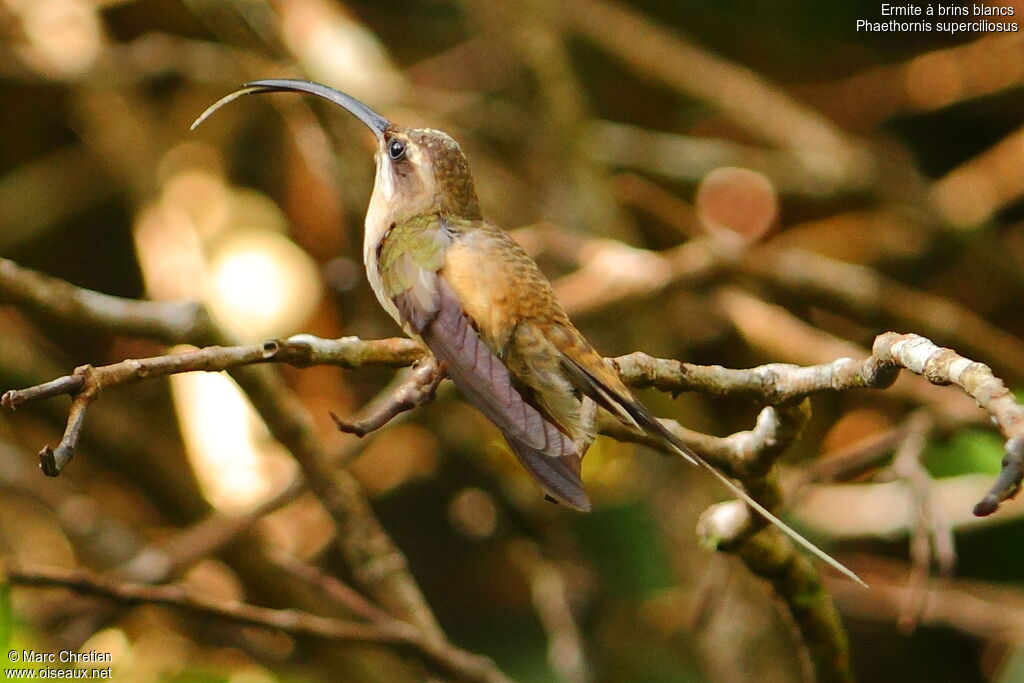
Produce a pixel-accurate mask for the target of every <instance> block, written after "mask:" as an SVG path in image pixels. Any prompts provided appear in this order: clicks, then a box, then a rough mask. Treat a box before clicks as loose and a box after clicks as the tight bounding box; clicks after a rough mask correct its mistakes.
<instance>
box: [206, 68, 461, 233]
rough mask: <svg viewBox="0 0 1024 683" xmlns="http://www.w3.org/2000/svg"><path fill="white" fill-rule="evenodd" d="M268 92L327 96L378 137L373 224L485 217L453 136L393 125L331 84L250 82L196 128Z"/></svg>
mask: <svg viewBox="0 0 1024 683" xmlns="http://www.w3.org/2000/svg"><path fill="white" fill-rule="evenodd" d="M268 92H300V93H307V94H310V95H316V96H317V97H322V98H324V99H325V100H329V101H330V102H333V103H334V104H337V105H338V106H340V107H342V108H344V109H346V110H347V111H349V112H350V113H351V114H353V115H354V116H355V117H356V118H358V119H359V120H360V121H362V122H363V123H364V124H365V125H366V127H367V128H369V129H370V131H371V132H372V133H373V134H374V136H375V137H376V139H377V153H376V162H377V174H376V179H375V182H374V187H373V196H372V197H371V199H370V210H369V212H368V215H370V216H373V217H374V220H376V221H385V222H387V223H388V224H390V223H392V222H396V221H403V220H406V219H409V218H413V217H416V216H419V215H424V214H432V213H437V214H441V215H442V216H448V217H453V218H466V219H471V220H476V219H479V218H480V217H481V216H480V205H479V202H478V201H477V197H476V190H475V189H474V187H473V177H472V175H471V174H470V171H469V163H468V162H467V161H466V155H465V154H463V152H462V148H461V147H459V143H457V142H456V141H455V140H454V139H453V138H452V137H451V136H450V135H448V134H447V133H444V132H441V131H439V130H433V129H431V128H405V127H402V126H396V125H393V124H392V123H391V122H390V121H388V120H387V119H386V118H384V117H383V116H381V115H380V114H378V113H377V112H375V111H373V110H372V109H370V107H368V106H367V105H365V104H363V103H362V102H360V101H359V100H357V99H356V98H354V97H352V96H351V95H347V94H345V93H343V92H341V91H339V90H335V89H334V88H330V87H328V86H326V85H321V84H319V83H312V82H310V81H300V80H291V79H269V80H261V81H253V82H252V83H246V84H245V85H243V86H242V88H240V89H239V90H236V91H235V92H233V93H231V94H230V95H227V96H225V97H223V98H221V99H220V100H218V101H217V102H215V103H214V104H213V105H211V106H210V107H209V108H208V109H207V110H206V111H205V112H203V113H202V115H200V116H199V118H198V119H196V121H195V123H193V124H192V127H193V128H195V127H196V126H198V125H199V124H200V123H202V122H203V121H204V120H206V118H207V117H209V116H210V115H211V114H212V113H213V112H214V111H216V110H217V109H219V108H220V107H222V106H224V105H225V104H227V103H228V102H231V101H232V100H235V99H237V98H239V97H241V96H242V95H250V94H259V93H268Z"/></svg>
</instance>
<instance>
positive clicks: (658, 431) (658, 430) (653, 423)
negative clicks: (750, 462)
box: [620, 400, 867, 588]
mask: <svg viewBox="0 0 1024 683" xmlns="http://www.w3.org/2000/svg"><path fill="white" fill-rule="evenodd" d="M620 405H621V406H622V408H624V409H625V411H626V412H627V413H629V416H630V417H631V418H632V419H633V421H635V423H636V425H637V426H638V427H640V428H641V429H643V430H644V431H645V432H647V433H649V434H653V435H655V436H658V437H660V438H661V439H662V441H664V442H665V443H666V444H667V445H668V446H669V447H670V448H672V449H673V450H674V451H676V452H677V453H678V454H679V455H681V456H683V457H684V458H686V459H687V460H689V461H690V462H692V463H693V464H694V465H697V466H698V467H702V468H704V469H705V470H707V471H708V472H711V474H713V475H714V476H715V478H716V479H718V480H719V481H720V482H722V483H723V484H725V486H726V488H728V489H729V490H730V491H732V492H733V493H735V494H736V495H737V496H738V497H739V498H740V499H741V500H742V501H743V502H745V503H746V504H747V505H749V506H750V507H752V508H753V509H754V510H756V511H757V512H758V513H759V514H760V515H761V516H762V517H764V518H765V519H766V520H768V521H769V522H771V523H772V524H773V525H775V526H776V527H778V528H779V530H780V531H782V532H783V533H785V534H786V535H787V536H789V537H790V538H791V539H793V540H794V541H795V542H796V543H798V544H800V545H801V546H803V547H804V548H806V549H807V550H808V551H809V552H810V553H811V554H812V555H814V556H815V557H817V558H819V559H820V560H821V561H823V562H824V563H825V564H827V565H829V566H830V567H832V568H833V569H835V570H836V571H838V572H839V573H841V574H843V575H844V576H846V577H847V578H849V579H852V580H853V581H856V582H857V583H859V584H860V585H862V586H864V587H865V588H866V587H867V584H866V583H864V581H862V580H861V578H860V577H859V576H857V575H856V574H855V573H853V571H852V570H850V569H848V568H847V567H846V566H845V565H844V564H842V563H841V562H839V560H837V559H835V558H834V557H832V556H831V555H829V554H828V553H826V552H825V551H824V550H822V549H821V548H819V547H818V546H816V545H814V544H813V543H811V542H810V541H809V540H807V539H806V538H804V537H803V536H802V535H801V534H800V533H799V532H797V531H796V529H793V528H792V527H791V526H789V525H788V524H786V523H785V522H783V521H782V520H781V519H779V518H778V517H776V516H775V515H774V514H773V513H772V512H770V511H769V510H768V508H766V507H765V506H763V505H761V504H760V503H758V502H757V501H756V500H754V498H753V497H752V496H751V495H750V494H749V493H747V492H746V491H744V490H743V489H742V488H741V487H740V486H739V485H738V484H736V483H735V482H734V481H733V480H732V479H729V478H728V477H727V476H725V475H724V474H722V473H721V472H719V471H718V470H716V469H715V468H714V467H712V466H711V464H710V463H709V462H708V461H706V460H704V458H702V457H700V456H699V455H697V454H696V453H694V452H693V451H692V450H690V448H689V447H688V446H686V444H684V443H683V442H682V441H680V440H679V438H678V437H677V436H676V435H675V434H673V433H672V432H671V431H669V429H668V428H667V427H666V426H665V425H664V424H662V423H661V422H660V421H659V420H658V419H657V418H656V417H654V416H653V415H652V414H651V413H650V411H649V410H647V408H646V407H645V406H644V405H643V404H642V403H640V402H639V401H636V400H634V401H629V402H626V401H623V402H622V403H621V404H620Z"/></svg>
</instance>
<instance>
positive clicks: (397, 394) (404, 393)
mask: <svg viewBox="0 0 1024 683" xmlns="http://www.w3.org/2000/svg"><path fill="white" fill-rule="evenodd" d="M444 378H445V374H444V370H442V369H441V368H440V367H439V364H438V362H437V359H436V358H434V357H433V356H427V357H426V358H424V359H422V360H419V361H416V364H415V365H414V366H413V369H412V372H410V373H409V376H408V377H406V378H405V380H404V381H402V382H401V383H400V384H399V385H398V386H397V387H395V389H394V390H393V391H391V392H389V393H388V394H387V395H386V396H384V397H383V400H382V401H381V403H380V404H379V405H377V406H376V407H375V408H374V409H373V410H372V411H370V412H369V413H368V414H366V415H365V416H364V417H361V418H358V419H356V420H354V421H352V422H347V421H344V420H342V419H341V418H339V417H338V416H337V415H335V414H334V413H331V418H333V419H334V424H336V425H337V426H338V429H339V430H341V431H343V432H348V433H349V434H355V435H356V436H360V437H362V436H366V435H367V434H369V433H370V432H374V431H376V430H378V429H380V428H381V427H383V426H384V425H386V424H387V423H388V422H390V421H391V419H392V418H394V417H395V416H396V415H399V414H400V413H404V412H406V411H408V410H412V409H413V408H418V407H420V406H422V405H425V404H427V403H429V402H430V401H432V400H433V399H434V394H435V392H437V387H438V386H439V385H440V384H441V382H442V381H443V380H444Z"/></svg>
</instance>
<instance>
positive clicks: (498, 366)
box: [378, 217, 590, 510]
mask: <svg viewBox="0 0 1024 683" xmlns="http://www.w3.org/2000/svg"><path fill="white" fill-rule="evenodd" d="M396 231H397V232H396ZM460 234H461V233H460V231H459V230H458V226H452V225H448V224H445V223H444V222H443V221H442V219H440V218H438V217H424V218H423V219H420V220H417V221H412V222H408V223H405V224H402V225H398V226H395V227H394V228H392V231H391V233H390V234H389V235H387V236H386V237H385V239H384V241H383V243H382V245H381V248H380V249H379V250H378V264H379V268H380V272H381V279H382V282H383V285H384V290H385V293H386V294H387V296H388V297H390V298H391V300H392V301H393V302H394V304H395V307H396V308H397V309H398V313H399V316H400V317H401V321H402V323H403V324H405V325H406V326H408V328H409V329H410V330H411V331H412V332H413V333H415V334H417V335H419V337H420V338H421V339H422V340H423V342H424V343H425V344H426V345H427V348H429V349H430V351H431V352H432V353H433V354H434V355H435V356H436V357H437V358H438V360H440V361H441V362H442V363H444V367H445V369H446V371H447V373H448V376H449V377H451V379H452V381H454V382H455V385H456V386H458V387H459V389H460V390H461V391H462V393H463V394H464V395H465V396H466V398H468V399H469V400H470V402H471V403H473V405H475V406H476V407H477V408H478V409H479V410H480V411H481V412H482V413H483V414H484V415H486V416H487V417H488V418H489V419H490V420H491V421H492V422H494V424H495V425H497V427H498V428H499V429H500V430H501V432H502V434H503V435H504V436H505V439H506V440H507V441H508V443H509V445H510V446H511V447H512V450H513V452H515V454H516V456H518V458H519V460H520V461H521V462H522V463H523V465H524V466H525V467H526V469H527V470H529V472H530V473H531V474H532V475H533V476H534V478H535V479H536V480H537V482H538V483H539V484H540V486H541V488H543V489H544V491H545V492H546V493H547V494H548V495H550V496H551V497H552V498H554V499H555V500H557V501H559V502H561V503H563V504H565V505H568V506H569V507H572V508H575V509H579V510H589V509H590V502H589V500H588V499H587V495H586V493H585V491H584V490H583V482H582V480H581V479H580V457H579V455H578V454H577V453H576V449H575V447H574V446H573V444H572V442H571V441H570V440H569V438H568V437H566V435H565V434H563V433H562V432H561V431H559V430H558V428H557V427H555V425H553V424H551V423H550V422H548V421H547V420H545V419H544V417H543V416H542V415H541V414H540V412H538V411H537V409H535V408H534V407H533V406H531V405H529V404H528V403H527V402H526V401H525V400H524V399H523V397H522V395H521V394H520V393H519V392H518V391H517V390H516V388H515V387H514V386H513V384H512V377H511V376H510V374H509V371H508V369H507V368H506V367H505V365H504V364H503V363H502V361H501V360H500V359H499V358H498V357H497V356H496V355H495V354H494V352H493V351H492V350H491V349H490V348H489V347H488V345H487V344H486V343H485V342H484V340H483V339H481V335H480V334H479V333H478V330H479V326H478V321H476V320H474V319H473V318H472V317H471V316H470V315H469V314H468V313H467V310H466V308H467V307H466V305H465V304H464V302H463V299H462V297H460V295H459V293H458V290H456V289H455V288H453V287H452V285H451V284H450V283H449V282H448V280H447V279H446V277H445V272H444V266H445V258H446V252H447V251H448V250H449V249H450V248H451V247H452V242H453V241H454V240H456V239H458V237H459V235H460ZM489 267H490V268H492V269H493V268H494V267H495V266H494V265H493V264H491V265H490V266H489ZM498 267H500V266H498ZM480 273H481V277H480V281H479V282H478V284H479V287H478V288H477V290H476V291H474V292H472V293H469V294H467V295H466V296H468V297H471V298H474V299H480V296H481V295H480V292H483V291H487V286H488V283H487V281H486V276H487V268H481V270H480ZM461 284H463V285H465V283H461ZM471 307H473V308H475V307H476V306H475V305H474V304H473V303H472V302H471Z"/></svg>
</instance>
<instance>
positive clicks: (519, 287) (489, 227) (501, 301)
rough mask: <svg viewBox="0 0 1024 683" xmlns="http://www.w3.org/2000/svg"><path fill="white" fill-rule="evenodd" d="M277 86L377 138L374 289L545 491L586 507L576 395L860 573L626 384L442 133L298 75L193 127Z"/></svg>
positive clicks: (370, 265) (368, 257)
mask: <svg viewBox="0 0 1024 683" xmlns="http://www.w3.org/2000/svg"><path fill="white" fill-rule="evenodd" d="M281 91H290V92H300V93H308V94H311V95H316V96H318V97H322V98H324V99H326V100H329V101H330V102H333V103H334V104H337V105H339V106H340V107H342V108H344V109H346V110H347V111H349V112H350V113H351V114H353V115H355V116H356V118H358V119H359V120H360V121H362V122H363V123H364V124H365V125H366V126H367V127H368V128H369V129H370V131H371V132H372V133H373V134H374V136H375V137H376V139H377V152H376V162H377V171H376V179H375V182H374V186H373V195H372V196H371V198H370V205H369V209H368V210H367V213H366V232H365V237H364V244H363V259H364V263H365V265H366V273H367V276H368V278H369V280H370V284H371V285H372V287H373V291H374V293H375V294H376V295H377V298H378V299H379V300H380V303H381V305H382V306H383V307H384V309H385V310H387V312H388V313H389V314H390V315H391V317H392V318H394V319H395V320H396V321H397V322H398V324H399V325H401V326H402V328H403V329H404V330H405V331H406V333H408V334H409V335H411V336H413V337H416V338H418V339H420V340H421V341H422V342H423V344H424V345H425V346H426V347H427V348H428V349H430V351H431V353H433V355H434V356H435V357H436V358H437V359H438V360H439V361H440V363H441V365H442V367H443V369H444V370H445V371H446V372H447V374H448V376H449V377H450V378H451V379H452V381H454V382H455V385H456V386H457V387H458V388H459V389H460V390H461V391H462V393H463V394H464V395H465V396H466V398H467V399H469V401H470V402H471V403H473V405H475V406H476V407H477V408H478V409H479V410H480V411H481V412H483V413H484V414H485V415H486V416H487V417H488V418H490V420H491V421H492V422H493V423H494V424H495V425H497V427H498V429H500V430H501V433H502V434H503V435H504V436H505V439H506V440H507V441H508V444H509V446H511V448H512V451H513V452H514V453H515V454H516V456H517V457H518V458H519V460H520V462H522V464H523V465H524V466H525V467H526V469H527V470H528V471H529V472H530V473H531V474H532V475H533V477H534V479H535V480H536V481H537V483H538V484H539V485H540V487H541V488H542V489H543V490H544V492H545V493H546V494H547V495H548V496H550V497H551V498H552V499H554V500H556V501H557V502H559V503H562V504H564V505H566V506H568V507H571V508H574V509H576V510H583V511H587V510H589V509H590V501H589V499H588V498H587V494H586V492H585V491H584V489H583V482H582V480H581V478H580V462H581V458H582V455H583V454H582V453H580V452H579V450H578V447H577V444H584V443H590V441H591V440H592V439H593V433H592V430H593V426H592V425H590V424H589V423H588V421H587V420H585V419H584V418H583V415H582V410H581V407H582V397H584V396H585V397H588V398H590V399H591V400H593V401H594V402H595V403H596V404H597V405H598V406H600V407H601V408H604V409H605V410H607V411H608V412H610V413H611V414H612V415H614V416H615V417H616V418H618V419H619V420H620V421H621V422H623V423H624V424H626V425H628V426H630V427H632V428H635V429H637V430H641V431H643V432H647V433H648V434H651V435H654V436H655V437H657V438H659V439H661V440H663V441H664V442H665V443H666V444H667V445H668V446H669V447H670V448H671V449H673V450H674V451H676V452H677V453H679V455H681V456H682V457H684V458H685V459H686V460H688V461H690V462H692V463H694V464H696V465H699V466H701V467H703V468H704V469H707V470H708V471H710V472H712V473H713V474H714V475H715V476H716V477H717V478H718V479H719V480H720V481H722V482H723V483H724V484H725V485H726V486H727V487H728V488H729V489H730V490H731V491H732V492H733V493H735V494H736V495H737V496H739V497H740V498H742V499H743V500H744V501H746V503H747V504H748V505H750V506H751V507H752V508H753V509H755V510H757V511H758V512H759V513H760V514H761V515H763V516H764V517H765V518H766V519H767V520H768V521H769V522H771V523H772V524H774V525H776V526H778V527H779V528H780V529H782V530H783V531H784V532H785V533H787V534H788V535H789V536H791V537H792V538H793V539H794V540H796V541H797V542H798V543H800V544H801V545H803V546H804V547H805V548H807V549H809V550H810V551H811V552H812V553H814V554H815V555H817V556H818V557H820V558H821V559H823V560H824V561H826V562H827V563H828V564H830V565H831V566H833V567H835V568H836V569H838V570H839V571H841V572H842V573H844V574H846V575H847V576H850V577H851V578H853V579H854V580H857V581H859V579H857V577H856V576H855V575H854V574H853V573H852V572H850V570H848V569H846V568H845V567H844V566H842V565H841V564H839V563H838V562H837V561H836V560H834V559H833V558H831V557H829V556H828V555H827V554H825V553H824V552H823V551H821V550H820V549H818V548H817V547H816V546H814V545H813V544H812V543H810V542H809V541H807V540H806V539H805V538H803V537H802V536H800V535H799V534H798V533H796V532H795V531H794V530H793V529H791V528H790V527H788V526H787V525H786V524H784V523H783V522H782V521H781V520H779V519H778V518H777V517H775V515H773V514H772V513H771V512H769V511H768V510H767V509H765V507H764V506H762V505H761V504H760V503H758V502H757V501H756V500H754V499H753V498H751V497H750V496H749V495H748V494H747V493H746V492H745V491H744V490H743V489H742V488H740V487H739V486H738V485H736V484H735V483H733V482H732V481H731V480H729V479H728V478H727V477H725V476H724V475H722V474H721V473H720V472H718V471H717V470H715V469H714V468H713V467H711V465H709V464H708V463H707V462H706V461H704V460H703V459H702V458H701V457H700V456H698V455H697V454H696V453H694V452H693V451H692V450H690V449H689V448H688V447H687V446H686V445H685V444H683V443H682V442H681V441H680V440H679V439H678V438H677V437H676V436H675V435H674V434H672V433H671V432H670V431H669V430H668V429H666V427H665V426H664V425H663V424H662V423H661V422H659V421H658V420H657V419H656V418H655V417H654V416H653V415H652V414H651V413H650V411H648V410H647V408H645V407H644V406H643V404H641V403H640V402H639V401H638V400H637V399H636V398H635V397H634V396H633V394H632V393H631V392H630V390H629V389H628V388H627V387H626V385H625V384H623V382H622V380H621V379H620V378H619V377H618V375H617V374H616V373H615V372H614V371H612V370H611V368H609V367H608V366H607V365H605V363H604V360H603V359H602V357H601V356H600V355H599V354H598V353H597V352H596V351H595V350H594V348H593V347H592V346H591V345H590V343H589V342H587V340H586V339H585V338H584V337H583V335H582V334H581V333H580V331H579V330H577V329H576V327H575V326H574V325H573V324H572V322H570V320H569V318H568V316H567V315H566V314H565V311H564V310H563V309H562V306H561V305H560V304H559V303H558V300H557V299H556V298H555V293H554V291H553V290H552V289H551V285H550V283H549V282H548V280H547V278H545V277H544V275H543V274H541V272H540V270H539V269H538V268H537V264H536V263H534V262H533V260H532V259H531V258H530V257H529V256H528V255H527V254H526V252H525V251H523V249H522V248H521V247H520V246H519V245H518V244H517V243H516V242H515V241H514V240H513V239H512V238H511V237H510V236H509V234H508V233H507V232H505V231H504V230H502V229H501V228H499V227H498V226H496V225H494V224H493V223H491V222H489V221H488V220H486V219H485V218H484V217H483V215H482V214H481V212H480V204H479V202H478V201H477V196H476V191H475V189H474V187H473V177H472V175H471V174H470V170H469V164H468V162H467V161H466V157H465V155H464V154H463V152H462V149H461V148H460V147H459V144H458V143H457V142H456V141H455V140H454V139H452V138H451V136H449V135H447V134H446V133H443V132H441V131H438V130H433V129H429V128H406V127H403V126H397V125H394V124H392V123H391V122H390V121H388V120H387V119H385V118H384V117H383V116H381V115H380V114H378V113H376V112H374V111H373V110H372V109H370V108H369V107H368V106H366V105H365V104H363V103H362V102H360V101H358V100H356V99H355V98H353V97H351V96H350V95H347V94H345V93H342V92H339V91H337V90H335V89H333V88H329V87H327V86H325V85H320V84H317V83H311V82H308V81H298V80H261V81H255V82H252V83H248V84H246V85H244V86H243V87H242V88H241V89H240V90H238V91H236V92H234V93H232V94H230V95H227V96H226V97H224V98H222V99H221V100H219V101H218V102H216V103H214V104H213V105H212V106H211V107H210V108H209V109H207V110H206V111H205V112H204V113H203V114H202V115H201V116H200V117H199V118H198V119H197V120H196V122H195V123H194V124H193V125H192V127H193V128H195V127H196V126H198V125H199V124H200V123H202V122H203V121H204V120H205V119H206V118H207V117H208V116H210V115H211V114H212V113H213V112H214V111H216V110H217V109H219V108H220V107H222V106H223V105H225V104H227V103H228V102H230V101H232V100H234V99H237V98H238V97H241V96H242V95H248V94H256V93H270V92H281Z"/></svg>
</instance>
